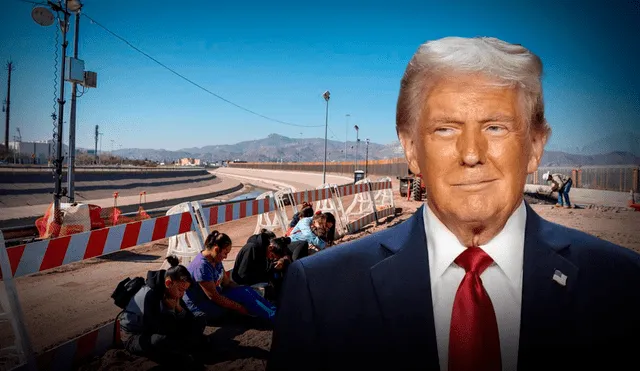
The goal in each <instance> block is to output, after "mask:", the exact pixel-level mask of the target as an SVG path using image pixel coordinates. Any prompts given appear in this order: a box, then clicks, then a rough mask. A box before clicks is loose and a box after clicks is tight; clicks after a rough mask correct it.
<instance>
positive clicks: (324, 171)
mask: <svg viewBox="0 0 640 371" xmlns="http://www.w3.org/2000/svg"><path fill="white" fill-rule="evenodd" d="M322 97H323V98H324V100H325V101H326V102H327V105H326V106H327V108H326V111H325V114H324V163H323V164H322V184H323V185H324V184H326V183H327V129H328V128H329V98H330V97H331V93H329V90H327V91H325V92H324V94H322Z"/></svg>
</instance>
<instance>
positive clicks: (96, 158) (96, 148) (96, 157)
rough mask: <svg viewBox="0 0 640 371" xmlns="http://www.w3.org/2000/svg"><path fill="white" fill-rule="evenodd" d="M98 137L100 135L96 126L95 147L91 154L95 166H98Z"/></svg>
mask: <svg viewBox="0 0 640 371" xmlns="http://www.w3.org/2000/svg"><path fill="white" fill-rule="evenodd" d="M98 135H100V132H99V131H98V125H96V138H95V141H96V145H95V150H94V151H95V152H93V155H94V156H95V161H94V162H95V163H96V165H97V164H98Z"/></svg>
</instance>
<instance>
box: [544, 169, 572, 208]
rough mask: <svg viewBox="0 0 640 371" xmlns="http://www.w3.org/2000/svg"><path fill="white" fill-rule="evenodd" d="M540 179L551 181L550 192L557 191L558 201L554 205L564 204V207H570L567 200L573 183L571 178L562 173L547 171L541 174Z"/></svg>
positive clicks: (561, 205)
mask: <svg viewBox="0 0 640 371" xmlns="http://www.w3.org/2000/svg"><path fill="white" fill-rule="evenodd" d="M542 179H544V180H545V181H547V182H551V192H554V191H558V203H557V204H556V207H563V206H564V208H566V209H570V208H571V201H570V200H569V191H570V190H571V186H572V185H573V179H572V178H571V177H570V176H567V175H564V174H557V173H554V174H551V173H550V172H548V171H547V172H546V173H544V174H543V175H542ZM563 199H564V201H563ZM565 202H566V205H565Z"/></svg>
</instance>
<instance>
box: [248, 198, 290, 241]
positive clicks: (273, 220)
mask: <svg viewBox="0 0 640 371" xmlns="http://www.w3.org/2000/svg"><path fill="white" fill-rule="evenodd" d="M266 199H270V200H273V201H274V203H275V204H276V207H275V209H274V210H268V211H266V212H264V213H261V214H259V215H258V221H257V223H256V229H255V230H254V231H253V234H258V233H260V231H261V230H262V229H266V230H268V231H272V232H273V231H275V230H277V229H281V230H282V231H283V233H284V232H286V230H287V227H286V225H287V224H286V221H285V220H283V217H282V211H281V210H282V209H281V208H280V207H279V205H278V203H277V202H278V199H277V198H276V197H275V194H274V193H273V192H272V191H268V192H265V193H263V194H261V195H260V196H258V197H256V200H266ZM272 211H273V215H271V214H272V213H271V212H272Z"/></svg>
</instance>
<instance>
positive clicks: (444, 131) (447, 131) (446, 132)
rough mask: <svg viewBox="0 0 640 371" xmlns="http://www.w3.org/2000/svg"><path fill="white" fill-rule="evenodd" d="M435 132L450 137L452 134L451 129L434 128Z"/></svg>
mask: <svg viewBox="0 0 640 371" xmlns="http://www.w3.org/2000/svg"><path fill="white" fill-rule="evenodd" d="M435 132H436V133H438V134H440V135H451V134H453V128H436V130H435Z"/></svg>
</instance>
